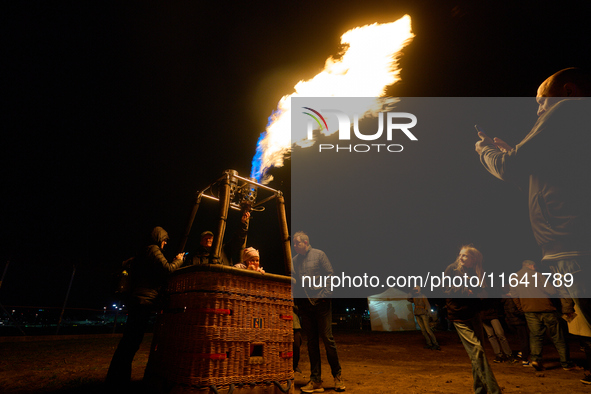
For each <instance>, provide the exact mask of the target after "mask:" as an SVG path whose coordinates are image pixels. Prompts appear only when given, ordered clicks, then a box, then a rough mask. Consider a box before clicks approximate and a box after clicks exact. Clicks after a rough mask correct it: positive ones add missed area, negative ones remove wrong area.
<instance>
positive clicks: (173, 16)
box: [0, 0, 591, 308]
mask: <svg viewBox="0 0 591 394" xmlns="http://www.w3.org/2000/svg"><path fill="white" fill-rule="evenodd" d="M214 3H215V4H214ZM575 4H578V3H576V2H575ZM577 7H579V8H577ZM3 8H4V10H3V11H2V15H3V23H2V34H0V37H1V38H0V40H2V47H3V56H2V63H3V67H2V69H4V72H3V73H2V88H1V92H2V97H3V105H2V114H3V116H2V124H3V126H2V144H1V147H2V159H3V163H4V165H3V169H4V171H2V186H3V187H2V212H1V217H2V230H1V231H2V233H1V239H2V250H1V251H0V258H2V260H3V261H2V263H3V264H0V267H4V263H5V262H6V261H10V266H9V269H8V271H7V274H6V277H5V281H4V283H3V284H2V289H1V290H0V302H2V303H3V304H5V305H38V306H59V305H61V303H62V302H63V297H64V295H65V292H66V289H67V286H68V282H69V280H70V275H71V272H72V266H73V265H76V268H77V272H76V277H75V280H74V284H73V287H72V294H71V298H70V302H69V305H71V306H78V307H98V308H101V307H102V306H103V305H106V304H107V303H108V302H109V301H110V293H109V286H108V279H109V273H110V272H111V271H112V270H113V268H114V267H115V265H116V264H117V263H118V262H119V261H121V260H123V259H124V258H126V257H129V256H130V255H132V254H133V253H134V251H135V248H136V247H137V245H138V242H139V241H140V240H141V239H142V237H143V235H144V234H145V233H146V232H147V231H148V230H149V229H151V228H152V227H153V226H155V225H160V226H163V227H164V228H166V229H167V230H168V231H169V233H170V235H171V237H172V239H173V247H172V248H171V250H169V252H170V254H173V252H174V240H175V239H176V240H178V239H179V238H180V237H181V235H182V232H183V229H184V225H185V222H186V220H187V218H188V214H189V212H190V209H191V204H192V199H193V196H194V193H195V192H196V191H197V190H200V189H202V188H204V187H205V186H207V185H208V184H210V183H211V182H213V181H214V180H215V179H217V178H218V177H220V176H221V174H222V172H223V171H224V170H226V169H235V170H238V172H239V173H240V174H241V175H244V176H248V174H249V172H250V163H251V160H252V157H253V155H254V152H255V148H256V142H257V139H258V137H259V135H260V133H261V132H262V131H263V130H264V128H265V125H266V123H267V117H268V116H269V115H270V114H271V112H272V111H273V110H274V109H275V107H276V105H277V102H278V100H279V99H280V98H281V96H283V95H285V94H290V93H292V92H293V86H294V85H295V83H297V82H298V81H299V80H301V79H309V78H311V77H313V76H314V75H315V74H317V73H318V72H319V71H321V69H322V68H323V67H324V61H325V60H326V58H328V57H329V56H331V55H336V54H337V53H338V52H339V37H340V36H341V35H342V34H343V33H344V32H345V31H347V30H349V29H351V28H353V27H357V26H362V25H365V24H369V23H373V22H381V23H384V22H392V21H394V20H397V19H398V18H400V17H401V16H403V15H404V14H409V15H410V16H411V18H412V26H413V32H414V34H415V36H416V37H415V38H414V40H413V42H412V43H411V44H410V45H409V46H407V47H406V48H405V50H404V56H403V57H402V58H401V61H400V64H401V67H402V73H401V77H402V81H401V82H400V83H398V84H396V85H394V86H393V87H391V88H390V89H389V90H388V93H389V94H391V95H396V96H409V97H449V96H453V97H472V96H479V97H528V96H532V97H533V96H534V95H535V91H536V89H537V86H538V85H539V84H540V83H541V82H542V81H543V80H544V79H545V78H546V77H547V76H549V75H550V74H552V73H554V72H555V71H558V70H560V69H562V68H565V67H570V66H588V65H589V61H590V60H591V55H590V54H591V51H590V49H591V48H590V46H591V40H589V33H590V28H589V26H590V25H589V23H588V20H587V15H588V13H587V12H586V11H585V9H584V7H583V5H582V4H581V5H580V6H572V5H569V2H563V1H561V2H553V3H549V2H533V1H532V2H530V1H519V2H515V1H479V2H474V1H468V0H461V1H447V0H443V1H364V2H360V1H350V2H347V1H339V2H332V1H326V2H307V1H298V2H291V1H290V2H280V1H277V2H269V1H257V2H204V1H198V2H197V1H186V2H174V4H169V2H166V3H163V2H146V1H142V2H125V3H124V4H121V3H120V2H117V3H115V2H83V3H80V2H71V3H64V2H59V3H58V2H46V1H30V2H26V3H25V2H13V3H12V4H9V5H6V4H5V5H3ZM474 137H475V136H474ZM520 137H521V136H513V139H511V138H507V139H508V140H509V141H508V142H510V143H513V144H514V143H517V142H519V140H520ZM474 141H476V138H474ZM449 149H450V150H453V149H454V147H453V146H450V147H449ZM474 165H475V166H478V163H477V160H475V162H474ZM289 170H290V168H289V162H288V165H287V166H286V167H284V168H283V169H279V170H276V171H274V173H275V177H276V181H274V182H273V183H271V184H270V186H271V187H274V188H276V189H280V190H282V191H284V192H285V193H286V195H287V200H288V207H289V192H290V189H289V187H290V184H289V182H290V175H289V174H290V173H289ZM450 176H453V175H452V174H450ZM487 176H488V175H487V174H485V173H484V172H482V171H474V177H483V178H485V179H486V177H487ZM480 181H481V180H479V182H480ZM490 182H495V180H494V179H493V178H492V177H490ZM465 183H466V189H467V192H469V191H470V184H471V182H470V179H467V180H466V182H465ZM498 193H499V195H492V196H490V200H489V201H483V205H484V206H487V207H491V206H494V203H495V199H497V198H501V199H505V200H506V201H515V202H514V204H515V206H521V205H519V204H525V202H524V200H523V201H520V200H519V199H520V198H522V197H520V195H519V194H518V193H517V192H516V191H513V190H512V189H510V188H509V187H504V186H503V187H499V192H498ZM523 207H524V210H523V213H522V216H519V217H516V218H515V220H516V222H517V223H521V224H522V223H524V221H525V222H526V221H527V216H526V212H525V206H523ZM208 208H211V205H210V206H204V207H203V208H202V210H203V211H207V209H208ZM450 209H457V210H458V215H461V212H462V207H450ZM488 211H490V210H488ZM200 212H201V211H200ZM487 214H494V213H490V212H488V213H487ZM203 215H204V216H203V217H198V222H197V223H196V230H195V232H194V233H193V236H195V235H196V234H197V231H202V230H204V229H206V228H211V227H212V225H213V224H212V223H211V224H210V223H209V222H208V220H211V218H210V217H208V216H207V215H206V214H203ZM275 218H276V217H275V210H274V206H273V205H272V204H271V205H270V206H269V207H268V208H267V211H266V212H265V213H263V214H260V215H258V217H254V218H253V223H252V231H251V238H250V239H251V241H252V242H253V244H254V245H256V246H258V247H259V248H264V247H265V246H266V242H267V240H269V241H268V242H269V243H274V242H275V237H276V235H275V232H276V228H275V227H274V226H275V224H274V223H275V222H274V221H275ZM269 233H271V234H269ZM445 236H446V235H445V234H442V237H445ZM482 243H483V244H482V245H481V247H482V248H483V249H484V250H490V251H493V250H495V248H497V247H498V245H496V244H495V241H494V240H489V241H488V243H487V242H484V241H483V242H482ZM532 243H533V239H532V237H531V235H529V234H527V235H526V236H524V250H527V251H529V250H535V246H533V247H532ZM438 244H445V242H444V240H438ZM457 246H458V245H456V244H452V245H450V248H449V249H446V250H442V251H441V253H442V260H443V261H449V262H451V261H452V260H453V258H454V256H453V253H455V252H456V251H455V250H454V248H456V247H457ZM319 247H320V246H319ZM269 248H270V250H271V251H270V252H268V255H269V256H273V259H272V260H274V261H272V262H268V263H267V264H263V265H264V266H266V267H267V268H268V269H269V268H271V269H270V271H274V272H280V270H281V267H282V264H281V263H276V262H275V257H274V254H275V253H276V248H275V247H271V246H269Z"/></svg>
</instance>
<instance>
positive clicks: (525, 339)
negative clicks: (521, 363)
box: [509, 324, 529, 361]
mask: <svg viewBox="0 0 591 394" xmlns="http://www.w3.org/2000/svg"><path fill="white" fill-rule="evenodd" d="M509 327H511V329H512V330H513V331H515V334H516V335H517V341H518V342H519V351H520V352H521V359H522V360H526V361H527V359H528V358H529V334H528V332H527V325H523V324H519V325H513V324H509Z"/></svg>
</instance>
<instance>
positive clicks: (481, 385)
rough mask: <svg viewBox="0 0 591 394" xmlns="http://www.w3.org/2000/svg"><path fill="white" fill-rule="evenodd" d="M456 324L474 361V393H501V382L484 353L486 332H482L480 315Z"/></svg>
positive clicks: (455, 322) (471, 359)
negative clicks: (496, 377) (498, 381)
mask: <svg viewBox="0 0 591 394" xmlns="http://www.w3.org/2000/svg"><path fill="white" fill-rule="evenodd" d="M454 326H455V327H456V331H457V332H458V335H459V336H460V339H461V340H462V344H463V345H464V348H465V349H466V352H467V353H468V357H470V361H471V362H472V375H473V377H474V393H476V394H484V393H491V394H494V393H500V392H501V389H500V388H499V384H498V383H497V380H496V379H495V375H494V374H493V371H492V369H491V368H490V365H489V364H488V360H487V359H486V355H485V354H484V347H483V345H482V342H483V340H484V333H483V332H482V322H481V320H480V315H476V316H474V317H473V318H472V319H470V320H469V321H464V322H458V321H454Z"/></svg>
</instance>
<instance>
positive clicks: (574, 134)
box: [107, 68, 591, 393]
mask: <svg viewBox="0 0 591 394" xmlns="http://www.w3.org/2000/svg"><path fill="white" fill-rule="evenodd" d="M589 96H591V74H590V73H589V72H587V71H585V70H581V69H577V68H569V69H564V70H561V71H559V72H557V73H556V74H553V75H552V76H550V77H549V78H548V79H546V80H545V81H544V82H543V83H542V84H541V85H540V87H539V89H538V92H537V97H536V100H537V102H538V105H539V108H538V121H537V122H536V124H535V125H534V127H533V129H532V130H531V131H530V132H529V133H528V134H527V135H526V136H525V138H524V139H523V140H522V141H521V142H520V143H519V144H517V146H515V147H511V146H509V145H508V144H507V143H506V142H504V141H502V140H501V139H499V138H494V139H492V138H490V137H488V136H487V135H486V134H484V133H483V132H482V131H479V133H478V135H479V137H480V141H478V142H477V143H476V145H475V149H476V152H477V153H478V155H479V158H480V161H481V163H482V165H483V166H484V167H485V168H486V169H487V170H488V171H489V172H490V173H491V174H493V175H494V176H496V177H497V178H500V179H502V180H505V181H509V182H514V183H516V184H517V185H519V186H523V185H527V188H526V189H527V191H528V194H529V214H530V221H531V225H532V229H533V233H534V236H535V238H536V241H537V242H538V244H539V246H540V248H541V250H542V255H543V257H542V259H541V261H539V262H534V261H531V260H526V261H524V262H523V263H522V266H521V269H520V270H519V271H518V272H517V276H518V277H519V278H528V279H529V282H530V283H532V282H533V278H534V275H536V273H537V272H543V273H551V274H553V275H559V276H560V277H562V278H565V277H566V276H567V275H570V277H571V278H572V284H571V285H570V286H568V287H566V286H564V285H563V286H560V285H558V286H554V283H553V282H552V281H551V283H550V284H549V285H536V286H527V285H523V283H524V282H526V281H520V283H519V285H517V286H514V287H511V289H509V290H508V291H507V292H506V293H505V294H504V295H503V297H502V298H491V297H490V295H489V294H487V290H488V289H487V285H486V282H485V281H484V280H483V281H482V283H481V285H480V286H479V287H478V288H477V289H476V288H471V287H468V286H450V287H448V288H447V289H446V297H447V299H446V303H445V309H446V311H447V318H448V319H449V321H450V322H451V323H452V324H453V327H454V328H455V330H456V332H457V334H458V336H459V338H460V340H461V342H462V344H463V346H464V348H465V350H466V352H467V354H468V356H469V358H470V360H471V363H472V373H473V389H474V392H475V393H500V392H501V389H500V388H499V385H498V383H497V380H496V378H495V376H494V372H493V370H492V368H491V364H490V363H489V362H488V359H487V357H486V354H485V351H484V346H483V343H484V333H486V336H487V338H488V340H489V342H490V344H491V346H492V348H493V351H494V353H495V358H494V362H496V363H501V362H514V363H521V365H523V366H524V367H533V368H535V369H536V370H542V369H544V364H543V358H542V350H543V344H544V338H545V335H546V334H548V335H549V337H550V338H551V340H552V342H553V345H554V346H555V347H556V350H557V352H558V354H559V357H560V364H561V367H562V368H563V369H564V370H567V371H572V370H579V369H580V370H583V369H584V376H583V378H582V379H581V382H582V383H585V384H591V371H590V367H591V365H590V364H589V363H590V361H591V358H590V357H591V326H590V324H589V323H590V322H591V303H590V298H589V295H588V292H589V283H591V282H590V280H589V279H591V278H589V275H590V272H591V270H590V269H589V268H590V265H591V204H590V203H589V201H591V182H589V179H591V155H589V154H588V152H587V150H588V146H589V142H591V141H590V138H591V133H589V132H587V128H588V127H589V124H591V111H589V108H588V107H589V101H587V100H584V99H583V98H584V97H589ZM249 218H250V215H249V213H248V212H243V215H242V218H241V224H240V228H239V229H238V231H237V232H236V234H235V235H234V237H232V239H231V241H229V242H228V243H227V244H224V245H223V248H222V250H221V254H220V255H219V256H214V254H216V253H214V251H212V243H213V242H212V241H213V238H214V234H213V233H211V232H209V231H206V232H203V233H202V234H201V239H200V246H199V250H198V251H197V253H195V255H194V256H193V257H192V258H190V259H187V258H185V257H184V255H182V254H179V255H177V256H176V257H175V258H174V260H173V261H172V262H168V261H167V260H166V258H164V256H163V254H162V250H163V248H164V246H165V245H166V243H167V242H168V234H167V233H166V232H165V231H164V230H163V229H162V228H160V227H156V228H155V229H154V231H153V232H152V236H151V241H150V242H149V243H148V244H149V245H148V246H147V247H146V248H144V249H142V250H141V251H140V252H139V253H138V255H137V256H136V258H135V259H134V261H133V262H132V267H133V272H134V274H133V275H130V281H131V285H132V291H131V297H130V300H129V302H128V304H129V315H128V322H127V325H126V328H125V332H124V335H123V338H122V339H121V342H120V344H119V346H118V348H117V350H116V352H115V355H114V356H113V360H112V362H111V366H110V368H109V372H108V375H107V382H108V383H112V384H121V383H124V382H126V381H129V379H130V374H131V363H132V360H133V356H134V355H135V353H136V351H137V350H138V348H139V344H140V343H141V341H142V339H143V333H144V331H145V328H146V325H147V321H148V315H149V313H150V311H151V310H153V309H154V308H155V306H156V305H157V303H158V301H159V295H160V293H161V290H162V288H163V285H164V283H165V278H166V275H167V274H168V273H170V272H172V271H174V270H176V269H178V268H179V267H181V265H192V264H223V265H228V266H234V267H236V268H240V269H248V270H253V271H258V272H261V273H264V272H265V271H264V269H263V268H262V267H261V266H260V256H259V252H258V251H257V250H256V249H254V248H252V247H248V248H246V245H245V244H246V232H247V231H248V223H249ZM292 240H293V248H294V251H295V253H296V254H295V256H294V257H293V272H292V275H293V276H294V278H295V279H296V281H297V278H301V277H302V276H304V275H305V276H308V277H311V278H313V277H325V276H327V275H328V276H330V275H332V274H333V268H332V266H331V264H330V261H329V260H328V257H327V256H326V254H325V253H324V252H323V251H321V250H319V249H315V248H312V247H311V245H310V240H309V237H308V235H307V234H305V233H303V232H297V233H295V234H294V235H293V237H292ZM218 254H219V253H218ZM483 271H484V270H483V256H482V253H481V252H480V251H479V250H478V249H477V248H476V247H474V246H473V245H466V246H463V247H462V248H461V249H460V251H459V254H458V256H457V258H456V260H455V261H454V262H453V263H452V264H450V265H449V266H448V267H447V268H446V270H445V275H446V276H451V277H454V276H460V277H463V276H465V275H468V276H470V277H471V276H477V277H478V278H483V279H484V274H483ZM301 291H303V293H302V294H297V295H296V297H295V308H294V315H293V316H294V319H293V321H294V366H293V368H294V370H297V369H298V360H299V345H300V343H301V335H300V331H301V333H302V334H304V335H303V336H304V337H305V338H306V340H307V347H308V356H309V358H310V368H311V370H310V381H309V382H308V384H306V385H305V386H303V387H302V388H301V390H302V391H303V392H305V393H313V392H323V391H324V387H323V384H322V375H321V364H322V363H321V354H320V341H322V343H323V345H324V348H325V351H326V357H327V359H328V363H329V365H330V369H331V375H332V377H333V379H334V390H335V391H344V390H345V382H344V380H343V378H342V371H341V365H340V362H339V356H338V352H337V347H336V343H335V340H334V337H333V334H332V304H331V299H330V297H331V294H330V291H329V289H328V288H326V287H309V288H305V289H303V288H302V289H301ZM408 298H409V301H411V302H412V303H413V304H414V306H415V307H414V314H415V318H416V320H417V323H418V324H419V327H420V328H421V332H422V333H423V335H424V337H425V341H426V345H425V347H426V348H428V349H433V350H441V347H440V345H439V343H438V341H437V338H436V336H435V334H434V332H433V331H432V329H431V327H430V324H429V321H430V320H429V315H430V313H429V312H430V304H429V300H428V299H427V298H426V297H425V295H423V294H422V293H421V289H420V288H415V289H413V290H412V291H411V293H410V294H409V297H408ZM440 309H441V308H440ZM503 319H504V320H505V321H504V322H503ZM504 326H505V327H508V328H510V329H511V332H513V333H514V334H515V335H516V337H517V342H518V349H515V350H514V349H512V348H511V346H510V344H509V341H508V340H507V337H506V335H505V331H504ZM567 331H568V332H570V333H571V334H573V335H578V336H579V338H580V343H581V347H582V348H583V349H584V350H585V354H586V356H587V363H586V365H585V366H584V368H581V367H578V366H576V365H574V364H573V362H572V361H571V360H570V356H569V352H568V346H567V343H566V339H565V338H566V333H567ZM149 367H150V365H149V364H148V367H147V368H146V374H147V373H149Z"/></svg>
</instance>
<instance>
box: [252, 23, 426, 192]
mask: <svg viewBox="0 0 591 394" xmlns="http://www.w3.org/2000/svg"><path fill="white" fill-rule="evenodd" d="M413 37H414V35H413V34H412V32H411V24H410V16H408V15H405V16H404V17H402V18H400V19H399V20H397V21H396V22H392V23H383V24H378V23H374V24H372V25H367V26H363V27H357V28H355V29H352V30H349V31H348V32H346V33H345V34H343V35H342V36H341V44H343V45H345V47H346V48H345V51H343V52H342V53H341V54H340V55H341V56H340V58H339V59H335V58H334V57H330V58H328V59H327V60H326V64H325V67H324V70H323V71H322V72H320V73H319V74H318V75H316V76H315V77H314V78H312V79H310V80H309V81H300V82H298V83H297V84H296V85H295V87H294V89H295V92H294V93H292V94H290V95H287V96H283V97H282V98H281V100H280V101H279V103H278V105H277V110H275V111H274V112H273V114H272V115H271V117H270V118H269V123H268V124H267V128H266V131H265V132H264V133H263V134H261V138H260V139H259V141H258V144H257V155H256V156H255V159H254V160H253V169H252V173H251V176H252V177H253V178H256V179H258V180H259V181H261V182H263V183H268V182H269V181H270V180H271V179H272V178H271V177H268V178H266V179H265V177H266V172H267V171H268V170H269V169H270V168H271V167H281V166H283V160H284V157H286V156H287V155H289V153H290V152H291V147H292V144H297V145H299V146H302V147H306V146H311V145H313V144H314V141H313V140H308V139H306V136H305V135H302V137H301V138H299V137H298V139H297V140H295V141H292V140H291V138H292V136H291V100H290V99H291V98H292V97H382V96H383V95H384V94H385V93H386V88H387V87H388V86H390V85H393V84H394V83H396V82H398V81H399V80H400V77H399V74H400V68H399V67H398V59H399V57H400V54H401V50H402V48H404V47H405V46H406V45H407V44H408V43H409V42H410V41H411V40H412V38H413ZM379 109H381V104H379V103H378V100H376V101H375V106H374V107H371V108H365V111H367V112H366V114H368V113H376V112H377V111H378V110H379ZM361 112H364V111H361ZM323 132H324V133H326V130H324V131H323Z"/></svg>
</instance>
